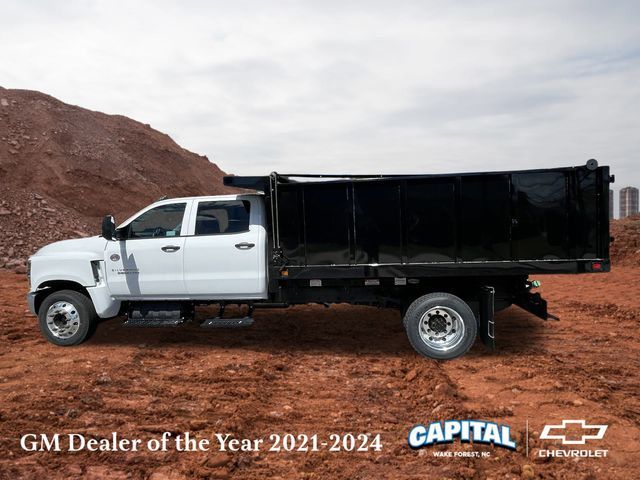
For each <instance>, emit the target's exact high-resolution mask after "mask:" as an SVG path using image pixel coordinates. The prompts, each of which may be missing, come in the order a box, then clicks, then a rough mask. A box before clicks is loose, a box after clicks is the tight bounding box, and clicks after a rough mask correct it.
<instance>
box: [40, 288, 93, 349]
mask: <svg viewBox="0 0 640 480" xmlns="http://www.w3.org/2000/svg"><path fill="white" fill-rule="evenodd" d="M38 322H39V324H40V330H41V331H42V334H43V335H44V337H45V338H46V339H47V340H49V341H50V342H51V343H53V344H55V345H59V346H63V347H67V346H71V345H78V344H79V343H82V342H84V341H85V340H88V339H89V338H90V337H91V335H93V333H94V332H95V329H96V326H97V324H98V315H97V314H96V310H95V308H94V307H93V303H92V302H91V299H89V298H88V297H87V296H86V295H83V294H82V293H80V292H76V291H74V290H60V291H57V292H53V293H52V294H50V295H49V296H48V297H46V298H45V299H44V301H43V302H42V304H41V305H40V308H39V310H38Z"/></svg>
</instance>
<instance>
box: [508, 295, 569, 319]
mask: <svg viewBox="0 0 640 480" xmlns="http://www.w3.org/2000/svg"><path fill="white" fill-rule="evenodd" d="M515 304H516V305H518V306H519V307H520V308H522V309H524V310H526V311H527V312H529V313H533V314H534V315H535V316H536V317H538V318H541V319H542V320H548V319H550V318H551V319H553V320H560V319H559V318H558V317H556V316H555V315H552V314H550V313H549V312H547V301H546V300H545V299H544V298H542V295H540V294H539V293H538V292H536V293H531V292H529V291H527V292H526V293H525V294H524V295H521V296H520V297H518V298H517V299H516V301H515Z"/></svg>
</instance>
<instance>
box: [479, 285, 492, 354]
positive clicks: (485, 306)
mask: <svg viewBox="0 0 640 480" xmlns="http://www.w3.org/2000/svg"><path fill="white" fill-rule="evenodd" d="M495 293H496V290H495V288H493V287H488V286H484V287H482V289H481V294H480V339H481V340H482V343H484V344H485V346H486V347H487V348H490V349H492V350H493V349H494V348H496V341H495V333H494V323H493V313H494V308H493V299H494V296H495Z"/></svg>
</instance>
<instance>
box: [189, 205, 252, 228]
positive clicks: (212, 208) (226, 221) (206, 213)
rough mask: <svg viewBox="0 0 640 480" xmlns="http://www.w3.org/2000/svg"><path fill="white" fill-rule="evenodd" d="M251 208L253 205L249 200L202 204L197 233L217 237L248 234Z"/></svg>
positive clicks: (198, 215)
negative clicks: (225, 234)
mask: <svg viewBox="0 0 640 480" xmlns="http://www.w3.org/2000/svg"><path fill="white" fill-rule="evenodd" d="M250 207H251V203H250V202H248V201H247V200H228V201H218V202H200V203H198V212H197V215H196V231H195V233H196V235H216V234H220V233H239V232H246V231H248V230H249V211H250Z"/></svg>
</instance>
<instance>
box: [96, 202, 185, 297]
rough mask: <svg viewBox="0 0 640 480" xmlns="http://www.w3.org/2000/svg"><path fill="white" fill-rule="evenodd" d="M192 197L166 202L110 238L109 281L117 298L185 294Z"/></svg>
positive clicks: (140, 216)
mask: <svg viewBox="0 0 640 480" xmlns="http://www.w3.org/2000/svg"><path fill="white" fill-rule="evenodd" d="M191 203H192V202H191V201H180V202H174V203H164V204H161V205H158V206H155V207H152V208H149V209H147V210H145V211H143V212H142V213H141V214H140V215H139V216H138V217H137V218H135V219H134V220H132V221H131V222H129V223H128V224H126V225H125V226H123V227H120V228H118V230H117V236H118V238H119V240H116V241H109V242H107V248H106V250H105V265H106V271H107V284H108V285H109V290H110V291H111V294H112V295H113V296H114V297H116V298H136V297H144V298H145V299H149V298H152V297H155V298H180V297H185V294H186V288H185V284H184V270H183V260H184V246H185V237H184V235H183V234H184V231H185V230H186V224H185V222H186V221H187V219H188V218H189V213H190V207H191Z"/></svg>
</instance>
